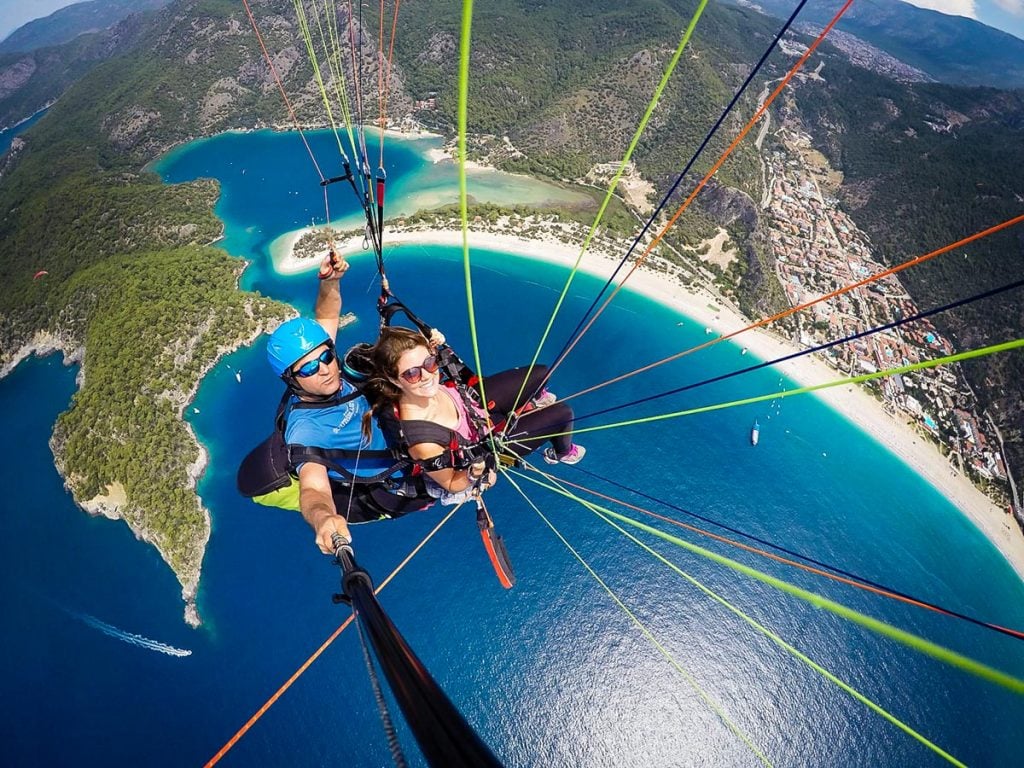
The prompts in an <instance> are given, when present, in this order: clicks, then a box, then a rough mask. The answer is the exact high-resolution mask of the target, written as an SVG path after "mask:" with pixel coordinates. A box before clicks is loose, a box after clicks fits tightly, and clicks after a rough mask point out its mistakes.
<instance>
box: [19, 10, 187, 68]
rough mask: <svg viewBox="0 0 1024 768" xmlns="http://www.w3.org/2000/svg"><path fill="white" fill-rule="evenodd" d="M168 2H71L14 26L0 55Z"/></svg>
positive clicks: (74, 34) (105, 26) (71, 36)
mask: <svg viewBox="0 0 1024 768" xmlns="http://www.w3.org/2000/svg"><path fill="white" fill-rule="evenodd" d="M169 2H171V0H87V2H84V3H74V4H73V5H69V6H66V7H64V8H61V9H59V10H57V11H54V12H53V13H51V14H50V15H49V16H46V17H44V18H41V19H34V20H33V21H30V22H29V23H28V24H25V25H24V26H21V27H18V28H17V29H16V30H14V31H13V32H12V33H11V34H10V35H8V36H7V37H6V38H4V40H3V41H2V42H0V56H2V55H4V54H8V53H27V52H29V51H34V50H36V49H37V48H45V47H50V46H54V45H60V44H61V43H66V42H68V41H69V40H74V39H75V38H76V37H78V36H79V35H84V34H86V33H88V32H99V31H101V30H104V29H109V28H110V27H112V26H114V25H115V24H117V22H119V21H121V20H122V19H123V18H125V17H126V16H128V15H129V14H132V13H141V12H143V11H152V10H155V9H157V8H162V7H164V6H165V5H167V4H168V3H169Z"/></svg>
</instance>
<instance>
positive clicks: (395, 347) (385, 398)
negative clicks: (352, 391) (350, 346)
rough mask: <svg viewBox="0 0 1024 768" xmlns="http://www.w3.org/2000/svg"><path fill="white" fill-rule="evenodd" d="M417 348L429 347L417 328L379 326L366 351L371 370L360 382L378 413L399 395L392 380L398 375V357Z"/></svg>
mask: <svg viewBox="0 0 1024 768" xmlns="http://www.w3.org/2000/svg"><path fill="white" fill-rule="evenodd" d="M416 347H426V348H427V349H430V344H429V342H428V341H427V339H426V338H424V336H423V334H422V333H420V332H419V331H412V330H409V329H408V328H393V327H391V326H387V327H385V328H382V329H381V332H380V337H379V338H378V339H377V343H376V344H374V345H373V347H372V348H371V349H370V351H369V353H370V354H369V357H370V360H371V361H372V363H373V373H372V375H371V376H370V377H369V378H368V379H367V381H366V384H364V385H363V391H364V392H365V393H366V396H367V399H368V400H369V401H370V402H371V403H373V410H374V411H376V412H377V413H381V412H383V411H384V410H385V409H388V408H395V407H397V405H398V401H399V399H400V398H401V397H402V390H401V389H400V388H399V386H398V385H397V384H396V383H395V378H397V376H398V360H399V358H401V357H402V355H404V354H405V353H406V352H408V351H409V350H410V349H416Z"/></svg>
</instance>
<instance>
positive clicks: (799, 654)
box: [508, 467, 964, 768]
mask: <svg viewBox="0 0 1024 768" xmlns="http://www.w3.org/2000/svg"><path fill="white" fill-rule="evenodd" d="M531 469H534V468H533V467H531ZM535 471H536V470H535ZM538 474H540V475H541V476H542V477H544V478H546V479H547V480H548V481H549V482H552V483H554V484H555V485H557V486H558V487H559V488H561V489H562V491H563V492H565V494H566V495H568V496H569V497H570V498H572V499H574V500H575V501H577V502H579V503H580V504H582V505H583V506H585V507H586V508H587V509H589V510H590V511H591V512H593V513H594V514H595V515H597V516H598V517H600V518H601V519H602V520H604V522H606V523H607V524H608V525H610V526H611V527H613V528H614V529H615V530H617V531H618V532H619V533H621V534H622V535H623V536H625V537H626V538H628V539H629V540H630V541H632V542H633V543H635V544H636V545H637V546H638V547H640V548H642V549H644V550H645V551H647V552H648V553H649V554H651V555H653V556H654V557H655V558H657V559H658V560H660V561H661V562H662V563H664V564H665V565H666V566H668V567H669V568H671V569H672V570H673V571H675V572H676V573H678V574H679V575H680V576H682V577H683V578H684V579H686V580H687V581H689V582H690V583H691V584H693V585H694V586H695V587H697V589H699V590H700V591H701V592H703V593H704V594H705V595H707V596H708V597H710V598H711V599H712V600H714V601H715V602H717V603H720V604H721V605H723V606H725V607H726V608H727V609H728V610H730V611H731V612H732V613H734V614H735V615H736V616H739V617H740V618H741V619H743V621H745V622H746V623H747V624H749V625H750V626H752V627H753V628H754V629H755V630H757V631H758V632H759V633H761V634H762V635H764V636H765V637H767V638H768V639H769V640H771V641H772V642H773V643H775V644H776V645H778V646H779V647H780V648H782V649H783V650H784V651H786V652H787V653H788V654H790V655H791V656H793V657H794V658H795V659H797V660H798V661H801V662H803V663H804V664H806V665H807V666H808V667H810V668H811V669H813V670H814V671H815V672H817V673H818V674H820V675H821V676H822V677H824V678H825V679H826V680H828V681H830V682H832V683H834V684H835V685H836V686H837V687H839V688H840V689H842V690H843V691H845V692H846V693H848V694H849V695H850V696H852V697H853V698H854V699H856V700H857V701H859V702H860V703H862V704H863V705H864V706H866V707H867V708H868V709H870V710H871V711H872V712H874V713H876V714H878V715H880V716H881V717H882V718H884V719H885V720H888V721H889V722H890V723H892V724H893V725H895V726H896V727H897V728H899V729H900V730H901V731H903V732H904V733H906V734H908V735H909V736H911V737H913V738H914V739H916V740H917V741H919V742H921V743H922V744H923V745H925V746H926V747H928V749H930V750H932V751H933V752H935V753H936V754H937V755H939V756H940V757H942V758H943V759H945V760H947V761H949V762H950V763H952V764H953V765H956V766H961V768H964V763H962V762H961V761H960V760H958V759H957V758H956V757H954V756H953V755H951V754H949V753H948V752H946V751H945V750H944V749H942V747H940V746H938V745H937V744H935V743H934V742H933V741H931V740H930V739H928V738H927V737H926V736H924V735H923V734H921V733H919V732H918V731H916V730H914V729H913V728H912V727H911V726H910V725H908V724H907V723H904V722H903V721H902V720H900V719H899V718H898V717H896V716H895V715H893V714H892V713H891V712H889V711H888V710H886V709H885V708H884V707H882V706H881V705H880V704H877V703H876V702H874V701H872V700H871V699H869V698H868V697H867V696H865V695H864V694H862V693H861V692H860V691H858V690H857V689H856V688H854V687H853V686H852V685H850V684H849V683H847V682H845V681H844V680H841V679H840V678H839V677H838V676H836V675H835V674H834V673H832V672H830V671H829V670H827V669H826V668H825V667H823V666H822V665H820V664H819V663H818V662H816V661H814V659H812V658H811V657H810V656H808V655H807V654H805V653H804V652H803V651H801V650H800V649H798V648H797V647H796V646H794V645H792V644H790V643H788V642H786V641H785V640H783V639H782V637H780V636H779V635H777V634H776V633H775V632H773V631H772V630H770V629H768V627H766V626H765V625H764V624H761V623H760V622H759V621H757V619H755V618H753V617H752V616H750V615H749V614H747V613H746V612H744V611H743V610H741V609H740V608H739V607H737V606H735V605H733V604H732V603H730V602H729V601H728V600H726V599H725V598H724V597H722V596H721V595H720V594H718V593H717V592H715V591H714V590H713V589H711V588H710V587H708V586H707V585H706V584H704V583H703V582H701V581H699V580H698V579H696V578H694V577H693V576H691V575H690V574H688V573H686V572H685V571H684V570H683V569H682V568H680V567H679V566H678V565H676V564H675V563H673V562H672V561H670V560H669V559H668V558H666V557H665V556H664V555H662V554H661V553H660V552H657V551H655V550H654V549H653V548H652V547H651V546H650V545H648V544H645V543H644V542H642V541H640V539H638V538H637V537H636V536H634V535H633V534H632V533H630V532H629V531H627V530H626V529H625V528H623V527H622V526H621V525H619V524H618V523H616V522H614V521H613V520H611V519H609V518H608V516H607V515H605V514H603V513H602V512H601V510H600V508H598V507H597V506H596V505H595V504H593V503H591V502H589V501H587V500H586V499H583V498H580V497H578V496H575V495H573V494H572V492H571V491H567V490H566V489H565V487H564V486H563V485H562V483H560V482H559V481H558V479H557V478H555V477H553V476H551V475H549V474H547V473H545V472H539V473H538ZM508 479H509V482H511V483H512V484H513V485H514V486H515V488H516V490H518V491H519V492H520V493H523V491H522V489H520V487H519V485H518V484H517V483H516V482H515V481H514V480H513V479H512V478H511V477H509V478H508ZM544 487H549V486H544ZM552 490H555V489H553V488H552ZM523 495H524V496H525V495H526V494H525V493H523ZM527 503H529V504H530V506H531V507H533V508H534V509H535V510H536V509H537V507H536V506H535V505H534V504H533V502H532V501H530V500H529V499H527ZM537 513H538V514H540V511H539V510H537ZM541 517H542V519H544V522H546V523H547V524H548V525H549V526H550V527H551V529H552V530H553V531H555V535H556V536H558V538H559V539H561V540H562V541H563V543H565V545H566V546H567V547H569V550H570V551H571V552H572V553H573V554H574V555H576V557H577V558H579V557H580V556H579V555H577V554H576V551H575V550H574V549H572V547H571V545H570V544H569V543H568V542H567V541H565V538H564V537H563V536H562V534H561V533H559V532H558V531H557V530H556V529H555V527H554V525H553V524H552V523H551V522H550V521H549V520H548V519H547V518H545V517H544V516H543V515H541ZM580 560H581V562H582V558H580ZM584 566H586V567H587V570H591V569H590V567H589V566H587V565H586V563H584ZM591 573H593V571H591ZM594 576H595V578H598V579H599V577H598V576H597V575H596V574H594ZM602 586H603V583H602ZM606 589H607V587H606ZM659 647H660V646H659Z"/></svg>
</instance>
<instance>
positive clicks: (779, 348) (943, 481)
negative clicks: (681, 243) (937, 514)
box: [274, 230, 1024, 578]
mask: <svg viewBox="0 0 1024 768" xmlns="http://www.w3.org/2000/svg"><path fill="white" fill-rule="evenodd" d="M304 231H305V230H302V231H299V232H294V233H290V234H289V235H287V236H285V237H283V238H281V239H280V240H279V242H278V243H275V246H276V247H275V251H276V254H275V258H274V261H275V267H276V269H277V271H278V272H280V273H283V274H294V273H296V272H303V271H310V270H314V269H316V268H318V267H319V259H304V260H300V259H296V258H294V257H292V256H291V248H292V245H293V244H294V243H295V241H296V240H298V238H299V237H300V236H301V234H302V233H303V232H304ZM362 242H363V238H362V237H361V236H359V237H355V238H352V239H351V240H349V241H347V242H344V243H340V244H339V247H340V251H341V254H342V255H347V256H355V255H358V254H362V253H364V251H363V247H362ZM387 242H388V245H389V246H393V245H401V244H408V243H422V244H425V245H450V246H461V245H462V233H461V232H460V231H458V230H429V231H422V232H419V231H413V232H391V233H389V235H388V240H387ZM469 242H470V247H471V248H481V249H487V250H495V251H502V252H505V253H513V254H517V255H521V256H524V257H527V258H532V259H539V260H543V261H549V262H552V263H556V264H560V265H562V266H566V267H572V265H573V264H575V263H576V259H577V258H578V256H579V248H578V247H577V246H574V245H571V244H567V243H565V242H562V241H560V240H558V239H557V238H556V237H555V236H554V234H552V235H550V236H548V237H545V238H543V239H539V240H538V239H531V240H527V239H524V238H520V237H516V236H514V235H510V234H497V233H490V232H473V231H471V232H470V233H469ZM367 257H369V254H368V252H367ZM620 258H621V255H612V254H608V253H602V252H601V251H600V250H590V249H588V251H587V254H586V255H585V257H584V259H583V262H582V264H581V269H583V270H585V271H587V272H588V273H590V274H593V275H596V276H598V277H602V278H607V277H608V276H609V275H610V274H611V273H612V270H613V269H614V268H615V266H616V265H617V264H618V262H619V259H620ZM627 286H628V287H629V288H630V289H632V290H634V291H636V292H638V293H641V294H643V295H645V296H648V297H649V298H651V299H654V300H656V301H659V302H661V303H663V304H665V305H667V306H669V307H672V308H673V309H675V310H677V311H679V312H681V313H683V314H685V315H687V316H689V317H690V318H692V319H693V320H695V321H696V322H698V323H700V324H701V325H702V326H704V327H706V328H711V329H712V330H713V331H714V334H716V335H724V334H729V333H733V332H735V331H738V330H740V329H742V328H744V327H746V326H747V325H749V323H748V322H747V321H746V320H744V319H743V318H742V317H741V316H740V315H739V314H738V313H736V312H734V311H733V310H731V309H730V308H729V307H728V306H727V305H725V304H723V303H722V302H721V301H720V300H718V299H717V298H716V297H715V296H713V295H712V294H711V293H707V292H698V293H689V292H687V290H686V289H684V288H683V287H681V286H679V285H677V284H676V283H674V281H671V280H667V279H666V278H665V276H664V275H660V274H657V273H655V272H652V271H647V270H644V269H639V270H637V271H636V272H635V273H634V274H633V275H632V277H630V278H629V281H628V283H627ZM709 305H714V306H717V307H719V309H717V310H712V309H711V307H710V306H709ZM710 338H712V337H711V336H709V339H710ZM734 342H735V343H736V344H739V345H741V346H745V347H747V348H748V349H749V350H750V352H751V353H752V354H753V355H756V356H757V357H759V358H761V359H762V360H772V359H775V358H778V357H784V356H786V355H788V354H792V353H793V352H796V351H799V350H798V348H797V347H795V346H794V345H793V344H791V343H789V342H786V341H783V340H781V339H779V338H777V337H775V336H774V335H772V334H770V333H768V332H765V331H763V330H757V329H755V330H750V331H746V332H745V333H743V334H741V335H740V336H738V337H736V338H735V339H734ZM777 368H778V370H779V371H780V372H781V373H784V374H785V375H786V376H788V377H789V378H791V379H792V380H793V381H795V382H797V383H799V384H800V385H803V386H809V385H814V384H822V383H825V382H830V381H835V380H837V379H840V378H843V375H842V374H840V373H838V372H837V371H835V370H834V369H832V368H831V367H829V366H828V365H826V364H825V363H824V362H822V361H820V360H817V359H813V358H812V357H810V356H804V357H800V358H797V359H795V360H790V361H787V362H785V363H782V364H781V365H779V366H777ZM815 395H816V396H817V397H819V398H820V399H821V400H822V401H824V402H826V403H828V404H829V405H830V406H831V407H832V408H834V409H835V410H837V411H839V412H840V413H841V414H843V415H844V416H845V417H846V418H847V419H849V420H850V421H852V422H854V423H855V424H857V425H858V426H859V427H860V428H861V429H863V430H864V431H866V432H868V433H869V434H871V435H872V436H873V437H874V438H875V439H876V440H878V441H879V442H880V443H882V444H883V445H885V446H886V447H887V448H888V449H889V450H891V451H892V452H893V453H895V454H896V455H897V456H899V457H900V458H901V459H902V460H903V461H904V462H905V463H906V464H908V465H909V466H910V467H912V468H913V469H914V470H915V471H916V472H917V473H918V474H920V475H921V476H922V477H923V478H924V479H925V480H927V481H928V482H929V483H930V484H931V485H932V486H933V487H935V488H936V489H937V490H938V491H939V492H940V493H942V494H943V495H944V496H945V497H946V498H947V499H949V500H950V501H951V502H952V503H953V504H954V505H956V507H957V508H958V509H960V510H961V511H962V512H963V513H964V514H965V515H967V517H968V518H969V519H970V520H971V521H972V522H973V523H974V524H975V525H976V526H977V527H978V529H979V530H980V531H981V532H982V533H983V534H984V535H985V536H986V537H987V538H988V539H989V540H990V541H991V542H992V543H993V544H994V545H995V546H996V547H997V548H998V549H999V551H1000V552H1002V553H1003V556H1004V557H1005V558H1006V560H1007V561H1008V562H1009V563H1010V564H1011V565H1012V566H1013V568H1014V570H1016V572H1017V573H1018V574H1020V575H1021V577H1022V578H1024V536H1022V534H1021V532H1020V530H1019V529H1018V527H1017V525H1016V523H1015V522H1014V521H1013V519H1012V517H1011V516H1010V515H1009V514H1008V513H1007V511H1006V510H1005V509H1002V508H1001V507H999V506H997V505H996V504H994V503H993V502H992V501H991V500H990V499H989V498H988V497H986V496H985V495H984V494H983V493H982V492H981V491H979V490H978V489H977V488H976V487H975V486H974V485H973V484H972V483H971V481H970V480H969V479H967V478H966V477H965V476H963V475H962V474H960V473H959V472H953V470H952V469H951V468H950V465H949V463H948V462H947V460H946V458H945V457H944V456H942V454H941V453H939V451H938V449H937V448H936V447H935V446H934V445H933V444H932V443H931V442H930V441H929V440H926V439H925V438H923V437H921V436H920V435H918V433H917V432H916V431H915V430H914V429H913V428H912V427H911V426H910V425H909V423H907V422H904V421H901V420H899V419H897V418H894V417H893V416H890V415H889V414H888V413H886V412H885V410H883V408H882V406H881V404H880V403H879V402H878V401H877V400H875V399H874V397H872V396H871V395H870V394H868V393H867V392H866V391H865V390H864V389H863V388H861V387H859V386H850V385H846V386H841V387H834V388H831V389H826V390H822V391H819V392H817V393H815Z"/></svg>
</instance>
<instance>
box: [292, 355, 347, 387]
mask: <svg viewBox="0 0 1024 768" xmlns="http://www.w3.org/2000/svg"><path fill="white" fill-rule="evenodd" d="M303 374H311V375H306V376H304V375H303ZM292 375H293V376H294V377H295V381H296V382H298V385H299V387H300V388H301V389H302V390H303V391H304V392H308V393H309V394H311V395H333V394H334V393H335V392H337V391H338V386H339V385H340V383H341V377H340V375H339V373H338V357H337V355H335V353H334V348H333V347H332V346H330V345H328V344H321V345H320V346H319V347H317V348H316V349H313V350H311V351H310V352H309V353H308V354H306V355H304V356H303V357H300V358H299V359H298V361H296V362H295V364H294V365H292Z"/></svg>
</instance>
